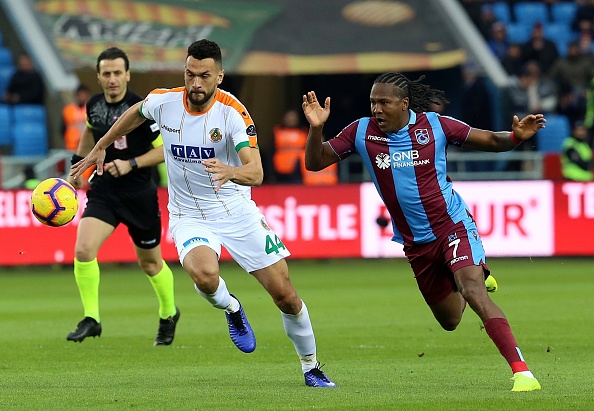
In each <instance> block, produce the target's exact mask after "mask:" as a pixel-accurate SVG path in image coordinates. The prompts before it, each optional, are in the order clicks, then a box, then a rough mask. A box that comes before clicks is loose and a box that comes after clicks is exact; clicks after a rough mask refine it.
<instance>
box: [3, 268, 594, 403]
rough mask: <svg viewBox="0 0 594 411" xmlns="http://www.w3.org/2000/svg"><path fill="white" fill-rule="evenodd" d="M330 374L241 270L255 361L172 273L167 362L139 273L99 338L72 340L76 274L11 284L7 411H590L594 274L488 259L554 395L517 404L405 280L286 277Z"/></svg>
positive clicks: (114, 271) (474, 343)
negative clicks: (316, 371) (290, 334)
mask: <svg viewBox="0 0 594 411" xmlns="http://www.w3.org/2000/svg"><path fill="white" fill-rule="evenodd" d="M289 264H290V268H291V276H292V280H293V283H294V284H295V286H296V287H297V290H298V291H299V293H300V295H301V297H302V298H303V299H304V300H305V301H306V303H307V305H308V308H309V312H310V315H311V318H312V322H313V326H314V330H315V332H316V339H317V344H318V359H319V360H320V362H322V363H323V364H325V366H324V367H323V370H324V371H326V372H327V374H328V375H329V376H330V377H331V378H332V379H333V380H334V381H335V382H336V383H337V384H338V385H339V387H338V388H336V389H333V390H322V389H312V388H309V387H306V386H305V385H304V383H303V377H302V374H301V369H300V365H299V361H298V359H297V356H296V354H295V351H294V349H293V346H292V344H291V342H290V340H289V339H288V338H287V337H286V335H285V333H284V331H283V327H282V322H281V318H280V314H279V312H278V310H277V309H276V307H275V306H274V304H273V303H272V301H271V300H270V298H269V296H268V295H267V294H266V292H265V291H264V290H263V289H262V288H261V286H260V285H259V284H258V283H257V281H256V280H255V279H253V278H251V277H250V276H249V275H247V274H245V273H244V272H243V271H241V270H240V269H239V268H238V267H237V265H235V264H234V263H223V264H222V265H221V273H222V276H223V277H224V278H225V280H226V281H227V284H228V287H229V289H230V290H231V292H233V293H235V294H236V295H237V296H238V297H239V298H240V300H241V301H242V303H243V305H244V308H245V310H246V313H247V315H248V317H249V319H250V322H251V324H252V327H253V328H254V331H255V333H256V337H257V342H258V346H257V349H256V351H255V352H254V353H252V354H244V353H242V352H240V351H239V350H237V349H236V348H235V347H234V346H233V344H232V342H231V340H230V339H229V336H228V334H227V324H226V321H225V318H224V315H223V313H222V312H220V311H218V310H216V309H214V308H212V307H210V305H209V304H208V303H207V302H206V301H204V300H203V299H202V298H201V297H199V296H198V295H197V294H196V292H195V291H194V289H193V287H192V284H191V282H190V279H189V277H188V276H187V274H186V273H185V271H183V269H182V268H181V267H180V266H179V264H178V263H171V264H170V265H171V266H172V268H173V270H174V273H175V278H176V292H177V295H176V298H177V305H178V306H179V307H180V309H181V312H182V315H181V319H180V322H179V325H178V330H177V336H176V338H175V341H174V343H173V345H171V346H169V347H153V345H152V344H153V340H154V337H155V333H156V330H157V325H158V320H157V301H156V297H155V296H154V295H153V291H152V288H151V287H150V284H149V282H148V281H147V280H146V278H145V276H144V274H143V273H142V272H141V271H140V269H139V268H137V267H136V266H132V265H130V266H119V265H112V266H107V265H106V266H103V267H102V268H103V271H102V277H101V301H100V302H101V314H102V324H103V335H102V336H101V337H100V338H90V339H87V340H85V341H84V342H83V343H81V344H78V343H72V342H67V341H66V339H65V337H66V334H67V333H68V332H69V331H71V330H72V329H73V328H74V327H75V326H76V323H77V322H78V321H79V320H80V319H81V318H82V308H81V306H80V301H79V296H78V291H77V289H76V286H75V283H74V278H73V275H72V272H71V268H70V267H41V268H39V267H17V268H2V269H1V271H0V409H2V410H85V409H89V410H91V409H92V410H130V409H136V410H176V411H177V410H305V409H315V410H423V411H425V410H439V411H442V410H456V411H459V410H481V411H485V410H498V411H501V410H522V411H527V410H538V411H547V410H555V411H556V410H572V411H575V410H591V409H593V407H594V405H593V402H592V401H593V400H594V372H593V371H594V354H593V349H594V344H593V340H594V297H593V295H594V259H591V258H590V259H587V258H581V259H547V258H536V259H534V258H533V259H530V258H516V259H491V260H489V266H490V268H491V269H492V270H493V274H494V275H495V277H496V278H497V280H498V282H499V291H498V292H497V293H496V294H494V295H492V297H493V299H494V300H495V302H496V303H497V304H499V305H500V306H501V307H502V309H503V310H504V312H505V313H506V315H507V317H508V319H509V322H510V324H511V326H512V330H513V331H514V333H515V336H516V339H517V340H518V343H519V345H520V348H521V349H522V352H523V354H524V356H525V358H526V361H527V362H528V365H529V366H530V368H531V370H532V371H533V373H534V374H535V375H536V376H537V377H538V379H539V381H540V383H541V384H542V386H543V389H542V390H541V391H538V392H528V393H512V392H510V388H511V386H512V383H511V381H510V377H511V371H510V369H509V367H508V365H507V363H506V362H505V361H504V359H503V358H502V357H501V356H500V355H499V353H498V351H497V349H496V348H495V346H494V345H493V344H492V342H491V340H490V339H489V338H488V336H487V335H486V333H485V331H484V329H482V327H481V324H480V321H479V319H478V317H477V316H476V315H475V314H474V313H473V312H472V311H471V310H467V311H466V312H465V314H464V318H463V320H462V323H461V324H460V326H459V328H458V329H457V330H456V331H454V332H446V331H443V330H441V329H440V328H439V326H438V324H437V322H436V321H435V320H434V319H433V317H432V315H431V313H430V311H429V309H428V308H427V307H426V305H425V303H424V302H423V300H422V298H421V296H420V293H419V292H418V290H417V288H416V283H415V282H414V279H413V278H412V273H411V271H410V268H409V267H408V264H407V263H406V261H404V260H403V259H395V260H367V261H364V260H332V261H290V262H289Z"/></svg>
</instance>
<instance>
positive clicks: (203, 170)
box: [71, 39, 336, 388]
mask: <svg viewBox="0 0 594 411" xmlns="http://www.w3.org/2000/svg"><path fill="white" fill-rule="evenodd" d="M224 73H225V72H224V70H223V67H222V56H221V50H220V48H219V46H218V45H217V44H216V43H215V42H212V41H209V40H206V39H203V40H199V41H196V42H194V43H192V44H191V45H190V46H189V47H188V55H187V58H186V65H185V70H184V79H185V87H179V88H173V89H157V90H154V91H152V92H151V93H150V94H149V95H148V96H147V97H146V99H145V100H144V101H143V102H141V103H138V104H135V105H134V106H132V107H130V109H128V110H127V111H126V112H125V113H124V114H123V115H122V116H121V117H120V118H119V119H118V121H116V122H115V123H114V125H113V126H112V128H111V129H110V130H109V131H108V132H107V133H106V134H105V135H104V136H103V137H102V138H101V139H100V140H99V141H98V142H97V144H96V145H95V147H94V148H93V150H92V151H91V152H90V153H89V154H88V155H87V156H86V157H85V158H84V159H83V160H81V161H80V162H79V163H77V164H75V165H73V166H72V170H71V175H72V176H74V177H76V178H78V177H79V176H80V175H81V173H82V172H84V171H85V170H86V169H87V168H88V167H90V166H91V165H93V164H97V170H98V173H101V172H102V170H103V161H104V158H105V150H106V148H107V147H109V145H111V144H112V143H113V142H114V141H115V140H116V139H117V138H118V137H119V136H122V135H125V134H128V133H129V132H131V131H132V130H134V129H135V128H136V127H138V126H140V125H141V124H142V123H143V122H144V121H145V120H147V119H148V120H154V121H155V122H156V123H157V124H158V125H159V128H160V130H161V134H162V136H163V147H164V156H165V164H166V168H167V175H168V181H169V184H168V190H169V205H168V209H169V219H170V229H171V234H172V236H173V239H174V241H175V245H176V247H177V251H178V254H179V260H180V262H181V264H182V265H183V267H184V268H185V269H186V271H187V272H188V273H189V275H190V277H191V278H192V280H193V281H194V287H195V288H196V291H198V293H199V294H200V295H201V296H202V297H204V298H205V299H206V300H207V301H208V302H210V303H211V304H212V305H213V307H216V308H219V309H222V310H224V312H225V315H226V317H227V323H228V326H229V334H230V336H231V340H232V341H233V342H234V343H235V345H236V346H237V348H239V349H240V350H241V351H243V352H246V353H249V352H252V351H254V350H255V348H256V338H255V336H254V333H253V331H252V328H251V326H250V324H249V322H248V320H247V317H246V315H245V312H244V311H243V308H242V306H241V304H240V302H239V300H238V299H237V298H236V297H235V296H234V295H232V294H230V293H229V291H228V290H227V286H226V283H225V281H224V280H223V278H222V277H220V275H219V264H218V258H219V256H220V253H221V245H224V246H225V248H226V249H227V250H228V251H229V253H230V254H231V256H232V257H233V259H234V260H235V261H236V262H237V263H238V264H239V265H240V266H241V267H242V268H243V269H245V270H246V271H247V272H249V273H250V274H252V275H253V276H254V277H255V278H256V279H257V280H258V281H259V282H260V284H262V286H263V287H264V288H265V289H266V291H268V293H269V294H270V296H271V297H272V300H273V301H274V303H275V304H276V305H277V307H278V308H279V309H280V311H281V317H282V322H283V325H284V328H285V332H286V333H287V335H288V336H289V338H290V339H291V341H292V342H293V345H294V347H295V350H296V351H297V354H298V356H299V359H300V361H301V368H302V370H303V373H304V376H305V384H306V385H308V386H311V387H322V388H332V387H335V386H336V384H335V383H334V382H332V381H331V380H330V379H329V378H328V377H327V376H326V375H325V374H324V372H323V371H321V370H320V367H319V362H318V361H317V358H316V342H315V337H314V333H313V328H312V325H311V321H310V318H309V313H308V311H307V307H306V305H305V303H304V302H303V301H302V300H301V298H300V297H299V296H298V294H297V291H296V290H295V288H294V287H293V285H292V284H291V280H290V277H289V270H288V267H287V263H286V261H285V257H288V256H289V255H290V253H289V251H288V250H287V249H286V247H285V246H284V245H283V243H282V241H281V240H280V239H279V238H278V236H277V235H276V234H275V233H274V232H273V231H271V229H270V227H268V224H266V221H265V219H264V216H263V215H262V214H260V212H259V210H258V208H257V206H256V204H255V203H254V202H253V201H252V200H251V188H250V187H252V186H259V185H260V184H261V183H262V178H263V171H262V162H261V158H260V152H259V150H258V146H257V135H256V128H255V126H254V123H253V121H252V118H251V117H250V115H249V114H248V111H247V109H246V108H245V107H244V106H243V104H242V103H241V102H240V101H239V100H237V98H235V97H234V96H233V95H231V94H230V93H228V92H226V91H223V90H221V89H219V88H218V86H219V84H221V82H222V81H223V77H224Z"/></svg>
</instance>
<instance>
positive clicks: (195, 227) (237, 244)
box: [170, 207, 291, 273]
mask: <svg viewBox="0 0 594 411" xmlns="http://www.w3.org/2000/svg"><path fill="white" fill-rule="evenodd" d="M254 210H255V211H252V210H251V207H248V208H247V211H246V212H245V213H239V214H238V215H235V216H231V217H227V218H223V219H219V220H214V221H207V220H202V219H200V218H193V217H184V218H181V219H179V220H174V219H171V220H170V230H171V236H172V237H173V241H174V242H175V246H176V248H177V254H178V255H179V261H180V263H181V264H182V266H183V264H184V258H185V257H186V255H187V254H188V253H189V252H190V250H192V249H193V248H196V247H199V246H203V245H205V246H207V247H210V248H211V249H212V250H213V251H214V252H215V253H217V256H218V257H219V258H220V256H221V245H223V246H224V247H225V248H226V249H227V251H229V254H231V257H233V259H234V260H235V261H236V262H237V264H239V265H240V266H241V267H242V268H243V269H244V270H245V271H247V272H248V273H251V272H252V271H255V270H260V269H262V268H266V267H269V266H271V265H272V264H274V263H276V262H277V261H279V260H281V259H283V258H285V257H288V256H290V255H291V253H290V252H289V250H287V248H286V247H285V245H284V244H283V242H282V241H281V240H280V238H279V237H278V236H277V235H276V234H275V233H274V232H273V231H272V230H271V229H270V227H269V226H268V224H267V223H266V220H265V219H264V216H263V215H262V214H261V213H260V212H259V211H258V208H257V207H254Z"/></svg>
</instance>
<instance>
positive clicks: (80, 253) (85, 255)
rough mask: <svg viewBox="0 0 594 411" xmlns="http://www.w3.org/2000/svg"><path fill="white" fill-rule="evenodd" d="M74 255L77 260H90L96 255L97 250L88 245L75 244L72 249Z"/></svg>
mask: <svg viewBox="0 0 594 411" xmlns="http://www.w3.org/2000/svg"><path fill="white" fill-rule="evenodd" d="M74 257H75V258H76V259H77V260H78V261H92V260H94V259H95V257H97V252H96V251H95V250H94V249H92V248H90V247H85V246H84V245H79V244H77V245H76V248H75V249H74Z"/></svg>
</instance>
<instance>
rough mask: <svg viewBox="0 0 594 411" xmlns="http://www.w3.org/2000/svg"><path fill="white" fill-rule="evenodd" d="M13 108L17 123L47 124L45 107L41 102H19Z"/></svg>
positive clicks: (14, 118)
mask: <svg viewBox="0 0 594 411" xmlns="http://www.w3.org/2000/svg"><path fill="white" fill-rule="evenodd" d="M12 110H13V121H14V122H15V123H39V124H43V125H44V126H45V107H44V106H42V105H40V104H20V105H19V104H17V105H15V106H14V107H13V109H12Z"/></svg>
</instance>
